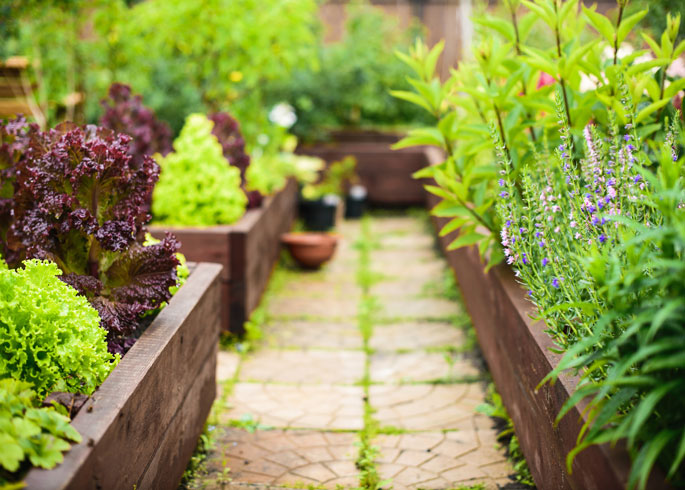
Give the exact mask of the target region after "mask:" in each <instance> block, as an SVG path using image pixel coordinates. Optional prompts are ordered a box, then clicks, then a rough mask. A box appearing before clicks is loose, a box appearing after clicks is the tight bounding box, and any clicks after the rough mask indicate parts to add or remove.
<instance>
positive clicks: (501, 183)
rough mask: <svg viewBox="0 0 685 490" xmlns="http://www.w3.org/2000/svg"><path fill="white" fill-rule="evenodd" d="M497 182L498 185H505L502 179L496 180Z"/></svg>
mask: <svg viewBox="0 0 685 490" xmlns="http://www.w3.org/2000/svg"><path fill="white" fill-rule="evenodd" d="M497 183H498V184H499V186H500V187H504V186H505V185H506V182H505V181H504V179H499V180H498V181H497Z"/></svg>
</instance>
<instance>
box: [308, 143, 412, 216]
mask: <svg viewBox="0 0 685 490" xmlns="http://www.w3.org/2000/svg"><path fill="white" fill-rule="evenodd" d="M353 135H354V133H341V137H342V139H343V140H342V141H337V142H332V143H319V144H314V145H303V146H301V147H299V148H298V149H297V152H298V153H301V154H303V155H312V156H317V157H319V158H322V159H324V160H325V161H326V163H328V164H330V163H332V162H335V161H338V160H341V159H343V158H344V157H346V156H348V155H352V156H354V157H355V158H356V159H357V174H358V175H359V179H360V180H361V183H362V185H364V186H365V187H366V189H367V191H368V200H369V203H370V204H372V205H380V206H410V205H421V206H423V205H425V202H426V194H425V192H424V190H423V185H422V183H421V182H420V181H417V180H415V179H413V178H412V174H413V173H414V172H416V171H417V170H420V169H421V168H423V167H424V166H425V165H426V158H425V155H424V150H423V148H405V149H402V150H392V149H391V145H392V144H393V143H394V142H395V141H397V140H398V139H399V136H397V135H393V134H391V135H386V136H387V137H384V138H381V137H379V136H377V134H376V133H372V135H373V136H372V137H369V135H365V134H363V133H362V134H360V135H359V136H358V138H359V139H358V140H353ZM372 138H377V139H376V140H374V141H370V139H372Z"/></svg>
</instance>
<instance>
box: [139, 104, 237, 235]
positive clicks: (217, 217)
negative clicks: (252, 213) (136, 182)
mask: <svg viewBox="0 0 685 490" xmlns="http://www.w3.org/2000/svg"><path fill="white" fill-rule="evenodd" d="M159 164H160V167H161V175H160V178H159V182H158V183H157V186H156V187H155V190H154V193H153V201H152V212H153V214H154V216H155V220H156V221H157V222H160V223H165V224H169V225H185V226H189V225H190V226H193V225H199V226H210V225H216V224H230V223H233V222H235V221H237V220H238V219H240V217H241V216H242V215H243V214H244V213H245V206H246V205H247V198H246V197H245V193H244V192H243V191H242V189H241V188H240V186H241V182H240V170H239V169H238V168H237V167H232V166H230V165H229V164H228V162H227V161H226V158H224V156H223V151H222V148H221V145H220V144H219V142H218V141H217V139H216V138H215V137H214V135H212V122H211V121H209V120H208V119H207V118H206V117H205V116H203V115H201V114H191V115H190V116H188V119H187V121H186V125H185V126H184V127H183V130H182V131H181V134H180V135H179V137H178V138H177V139H176V140H175V141H174V151H173V152H172V153H169V154H168V155H167V156H166V157H160V158H159Z"/></svg>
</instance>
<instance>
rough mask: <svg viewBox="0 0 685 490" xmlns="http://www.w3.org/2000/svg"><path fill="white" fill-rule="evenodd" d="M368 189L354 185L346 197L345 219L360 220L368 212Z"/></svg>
mask: <svg viewBox="0 0 685 490" xmlns="http://www.w3.org/2000/svg"><path fill="white" fill-rule="evenodd" d="M367 194H368V193H367V191H366V187H363V186H360V185H353V186H352V187H350V190H349V192H348V193H347V196H346V197H345V218H347V219H359V218H361V217H362V215H363V214H364V211H366V196H367Z"/></svg>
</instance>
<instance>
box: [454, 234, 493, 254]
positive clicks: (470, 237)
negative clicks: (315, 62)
mask: <svg viewBox="0 0 685 490" xmlns="http://www.w3.org/2000/svg"><path fill="white" fill-rule="evenodd" d="M483 238H486V237H485V235H481V234H480V233H477V232H475V231H472V232H470V233H466V234H464V235H459V237H458V238H457V239H456V240H454V241H453V242H452V243H450V244H449V245H448V246H447V250H456V249H458V248H462V247H468V246H469V245H473V244H474V243H478V242H479V241H480V240H482V239H483Z"/></svg>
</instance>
